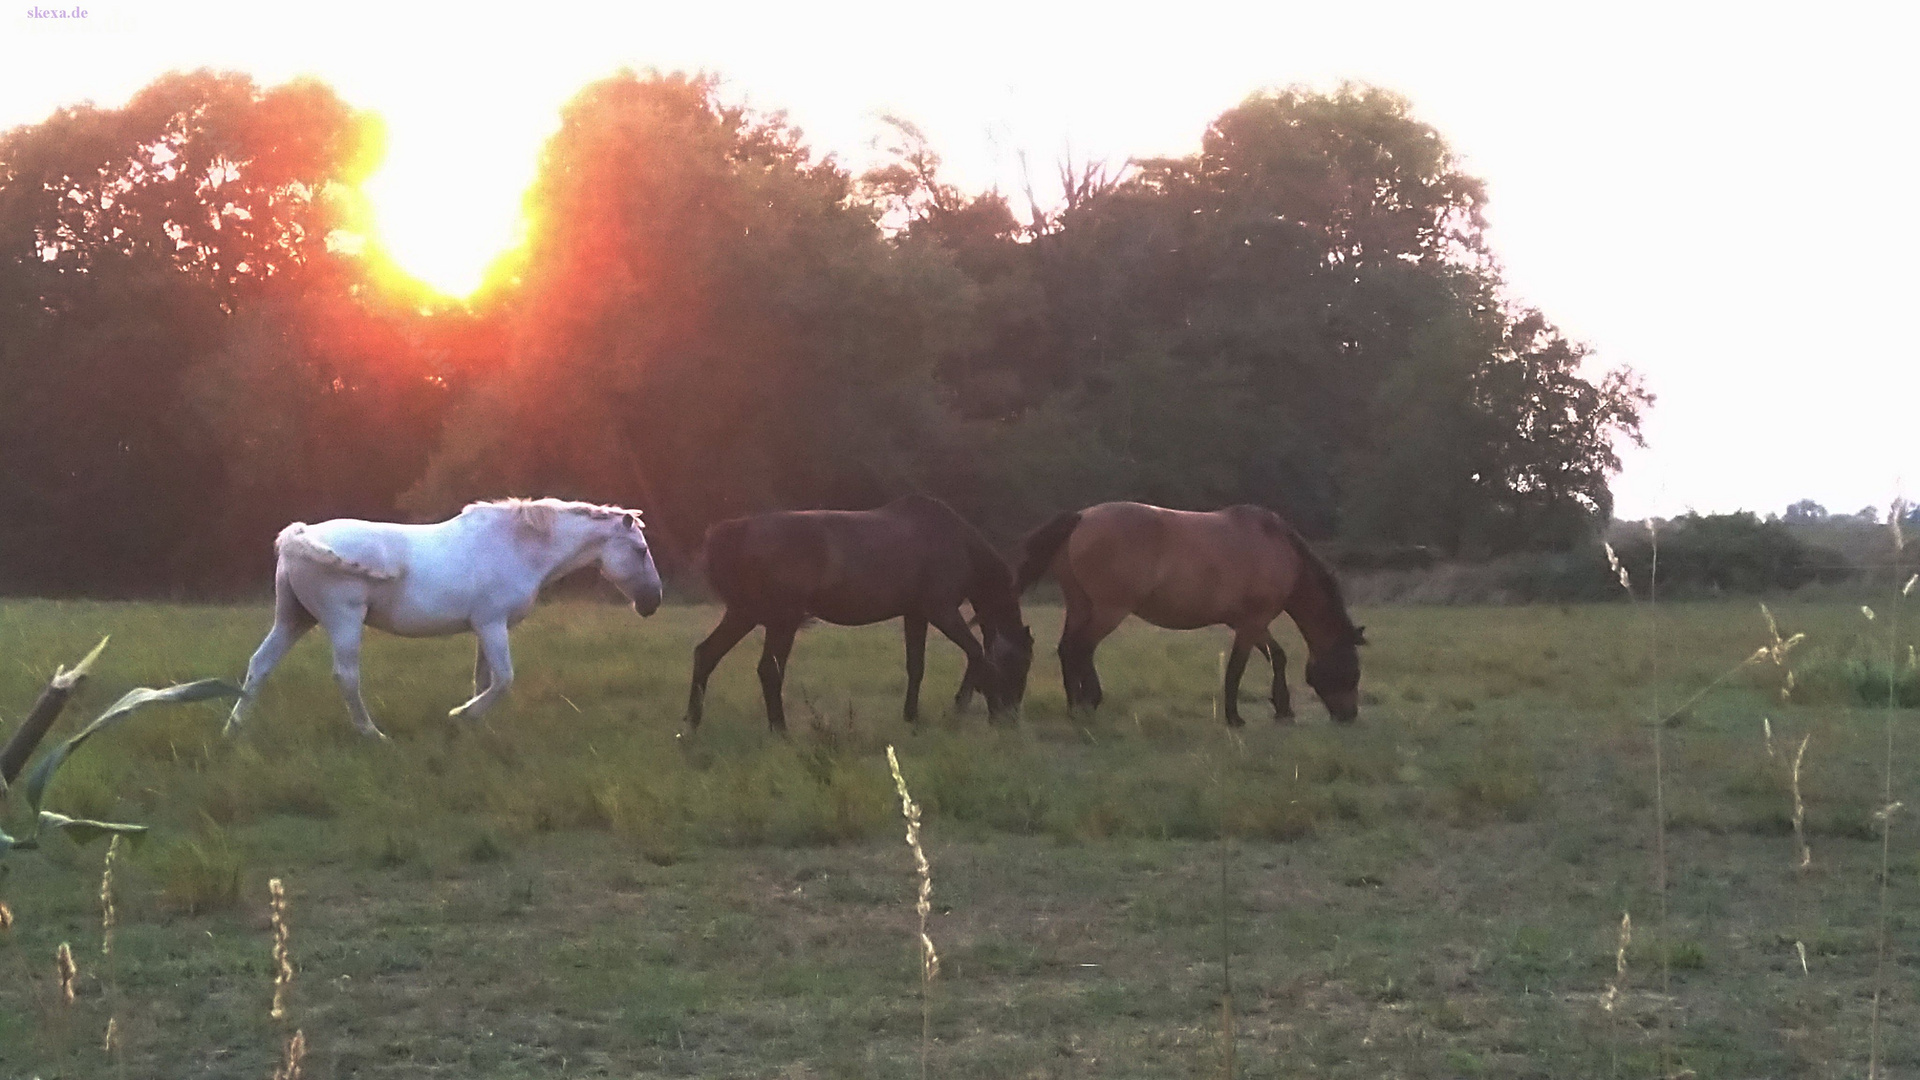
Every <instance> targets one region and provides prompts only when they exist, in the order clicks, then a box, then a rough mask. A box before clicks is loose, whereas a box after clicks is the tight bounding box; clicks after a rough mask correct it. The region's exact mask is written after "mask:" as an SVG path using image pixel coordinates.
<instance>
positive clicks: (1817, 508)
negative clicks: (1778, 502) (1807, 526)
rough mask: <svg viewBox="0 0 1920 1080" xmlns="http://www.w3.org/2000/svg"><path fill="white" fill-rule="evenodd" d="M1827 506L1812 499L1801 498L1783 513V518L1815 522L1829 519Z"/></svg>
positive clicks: (1793, 520) (1792, 520)
mask: <svg viewBox="0 0 1920 1080" xmlns="http://www.w3.org/2000/svg"><path fill="white" fill-rule="evenodd" d="M1827 516H1828V515H1827V508H1826V507H1824V506H1821V505H1820V504H1819V503H1817V502H1814V501H1813V500H1812V499H1801V500H1800V501H1799V502H1797V503H1794V504H1793V505H1792V506H1789V507H1787V512H1786V513H1785V514H1784V515H1782V517H1783V520H1786V521H1791V522H1815V521H1825V520H1827Z"/></svg>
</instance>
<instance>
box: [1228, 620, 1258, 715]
mask: <svg viewBox="0 0 1920 1080" xmlns="http://www.w3.org/2000/svg"><path fill="white" fill-rule="evenodd" d="M1265 634H1266V631H1264V630H1251V631H1249V630H1238V631H1235V632H1234V635H1233V651H1232V652H1230V653H1228V654H1227V673H1226V674H1227V677H1226V682H1225V685H1223V686H1222V687H1221V688H1220V701H1221V703H1222V704H1223V705H1224V706H1225V709H1224V711H1225V712H1226V714H1227V726H1228V727H1239V726H1240V725H1242V724H1244V723H1246V721H1245V720H1242V719H1241V718H1240V678H1241V676H1242V675H1245V674H1246V671H1247V656H1248V654H1250V653H1252V652H1253V650H1254V648H1255V647H1256V646H1258V645H1259V644H1260V641H1261V638H1262V637H1264V636H1265Z"/></svg>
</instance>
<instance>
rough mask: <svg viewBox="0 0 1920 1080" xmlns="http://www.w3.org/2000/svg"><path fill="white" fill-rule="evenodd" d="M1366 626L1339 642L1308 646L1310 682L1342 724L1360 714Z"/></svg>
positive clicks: (1355, 628)
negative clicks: (1322, 645)
mask: <svg viewBox="0 0 1920 1080" xmlns="http://www.w3.org/2000/svg"><path fill="white" fill-rule="evenodd" d="M1366 629H1367V628H1366V627H1364V626H1356V627H1354V628H1353V630H1352V632H1351V633H1348V634H1346V635H1344V636H1343V638H1342V640H1341V641H1340V642H1339V643H1337V644H1334V645H1331V646H1328V647H1326V648H1323V649H1312V648H1309V652H1308V656H1307V685H1308V686H1311V687H1313V692H1314V693H1316V694H1319V695H1320V700H1321V702H1322V703H1324V704H1325V705H1326V707H1327V712H1329V713H1331V714H1332V715H1333V718H1334V719H1335V720H1338V721H1340V722H1341V723H1343V724H1351V723H1353V722H1354V721H1355V720H1356V719H1358V718H1359V716H1360V646H1362V645H1365V644H1366V643H1367V636H1366Z"/></svg>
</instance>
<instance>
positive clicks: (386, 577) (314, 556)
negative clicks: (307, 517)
mask: <svg viewBox="0 0 1920 1080" xmlns="http://www.w3.org/2000/svg"><path fill="white" fill-rule="evenodd" d="M273 550H274V551H275V552H277V553H279V555H280V557H281V558H283V559H284V558H286V557H287V556H289V555H293V556H298V557H300V558H302V559H307V560H310V561H312V562H316V563H319V564H320V565H321V566H326V567H331V568H332V569H335V570H339V571H341V572H342V573H347V574H352V575H354V576H355V577H363V578H366V579H368V580H369V581H392V580H393V579H395V578H397V577H399V576H400V575H399V574H396V573H393V572H392V571H388V570H378V569H375V568H374V567H371V566H367V565H365V564H363V563H357V562H355V561H353V560H352V559H349V558H347V557H346V556H345V555H342V554H340V553H339V552H337V551H335V550H333V549H332V548H330V547H328V546H327V545H325V544H323V543H321V542H320V541H319V540H318V539H317V538H315V537H313V536H311V535H309V534H308V532H307V523H306V522H304V521H296V522H294V523H293V524H291V525H289V526H287V527H286V528H284V529H281V530H280V535H279V536H278V537H275V538H274V541H273Z"/></svg>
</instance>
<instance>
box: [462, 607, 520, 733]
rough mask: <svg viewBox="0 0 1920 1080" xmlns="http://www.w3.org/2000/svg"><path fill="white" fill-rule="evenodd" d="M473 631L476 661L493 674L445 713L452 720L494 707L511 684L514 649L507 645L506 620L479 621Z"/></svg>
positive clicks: (476, 715)
mask: <svg viewBox="0 0 1920 1080" xmlns="http://www.w3.org/2000/svg"><path fill="white" fill-rule="evenodd" d="M473 632H474V636H476V637H478V638H479V639H480V659H479V661H477V663H479V664H485V665H486V667H487V670H488V672H489V673H491V674H492V676H493V678H492V681H491V682H489V683H488V684H487V688H486V689H485V690H482V691H480V692H479V693H478V694H475V695H474V696H473V697H472V698H471V699H470V700H468V701H467V702H466V703H465V704H463V705H458V706H455V707H454V708H453V709H452V710H451V711H450V712H448V713H447V715H448V716H449V717H451V718H453V719H455V720H458V719H460V718H461V717H468V718H475V717H478V716H480V715H481V714H482V713H485V712H486V711H487V710H488V709H491V708H493V706H494V705H495V704H496V703H498V702H499V700H500V698H501V697H502V696H503V695H505V694H506V692H507V690H508V688H510V687H512V686H513V653H512V651H511V650H510V649H509V648H508V647H507V621H506V620H505V619H502V620H500V621H499V622H489V623H481V624H480V625H479V626H476V627H474V630H473Z"/></svg>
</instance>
